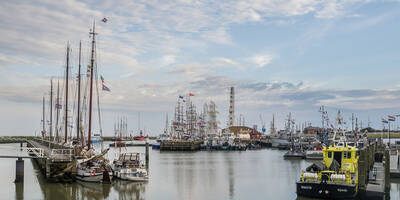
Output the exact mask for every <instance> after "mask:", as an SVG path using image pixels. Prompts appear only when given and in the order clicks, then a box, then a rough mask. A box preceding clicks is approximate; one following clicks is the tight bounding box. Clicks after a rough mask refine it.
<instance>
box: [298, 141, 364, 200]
mask: <svg viewBox="0 0 400 200" xmlns="http://www.w3.org/2000/svg"><path fill="white" fill-rule="evenodd" d="M357 168H358V155H357V148H356V147H352V146H349V145H347V144H346V143H345V142H344V143H339V144H338V145H336V146H330V147H324V149H323V162H322V163H314V164H312V165H311V166H309V167H308V168H307V169H306V170H305V171H303V172H302V174H301V177H300V180H299V181H297V182H296V192H297V195H298V196H302V197H312V198H324V199H349V198H354V197H355V196H356V195H357V193H358V169H357Z"/></svg>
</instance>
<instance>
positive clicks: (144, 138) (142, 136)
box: [133, 130, 146, 141]
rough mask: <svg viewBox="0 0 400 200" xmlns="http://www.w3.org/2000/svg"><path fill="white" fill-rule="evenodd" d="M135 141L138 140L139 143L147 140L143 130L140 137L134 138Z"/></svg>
mask: <svg viewBox="0 0 400 200" xmlns="http://www.w3.org/2000/svg"><path fill="white" fill-rule="evenodd" d="M133 139H134V140H138V141H144V140H146V137H145V136H144V135H143V132H142V130H140V133H139V136H135V137H133Z"/></svg>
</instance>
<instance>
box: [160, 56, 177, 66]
mask: <svg viewBox="0 0 400 200" xmlns="http://www.w3.org/2000/svg"><path fill="white" fill-rule="evenodd" d="M175 59H176V56H175V55H165V56H163V57H162V59H161V65H162V66H167V65H170V64H173V63H175Z"/></svg>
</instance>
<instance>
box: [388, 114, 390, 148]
mask: <svg viewBox="0 0 400 200" xmlns="http://www.w3.org/2000/svg"><path fill="white" fill-rule="evenodd" d="M388 134H389V148H390V120H388Z"/></svg>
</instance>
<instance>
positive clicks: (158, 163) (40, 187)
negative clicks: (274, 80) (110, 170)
mask: <svg viewBox="0 0 400 200" xmlns="http://www.w3.org/2000/svg"><path fill="white" fill-rule="evenodd" d="M104 146H108V144H106V145H104ZM19 148H20V147H19V144H1V145H0V149H1V152H2V155H15V154H18V155H26V153H25V152H23V151H22V152H21V151H20V149H19ZM122 151H128V152H144V151H145V148H143V147H127V148H126V149H125V148H122ZM115 153H116V149H113V148H112V149H110V152H109V153H108V158H109V159H112V158H113V157H114V155H115ZM284 153H285V151H279V150H272V149H263V150H255V151H226V152H224V151H198V152H160V151H158V150H151V148H150V168H149V171H150V180H149V182H148V183H132V182H126V181H113V183H112V184H94V183H83V182H73V183H49V182H47V181H46V180H45V179H44V178H43V175H42V174H41V173H40V171H39V169H38V168H37V166H36V165H35V163H34V162H33V161H31V160H29V159H26V160H25V177H24V183H14V179H15V160H16V159H1V160H0V170H1V172H2V173H0V178H1V180H2V181H1V182H0V199H56V200H63V199H65V200H70V199H71V200H72V199H74V200H75V199H96V200H97V199H121V200H124V199H163V200H166V199H167V200H169V199H170V200H176V199H182V200H188V199H199V200H204V199H218V200H221V199H296V198H297V196H296V185H295V181H296V180H298V179H299V177H300V173H301V171H302V170H303V169H305V168H306V167H307V166H308V165H309V164H310V162H308V161H305V160H284V159H283V154H284ZM390 195H391V199H394V200H400V181H397V183H396V181H395V182H392V183H391V194H390Z"/></svg>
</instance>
